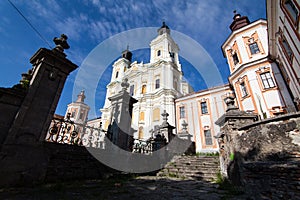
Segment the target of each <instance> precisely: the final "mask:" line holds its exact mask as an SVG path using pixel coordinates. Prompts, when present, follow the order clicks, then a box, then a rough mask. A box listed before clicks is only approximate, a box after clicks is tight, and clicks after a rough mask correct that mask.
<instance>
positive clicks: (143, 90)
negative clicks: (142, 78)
mask: <svg viewBox="0 0 300 200" xmlns="http://www.w3.org/2000/svg"><path fill="white" fill-rule="evenodd" d="M146 88H147V85H143V86H142V94H145V93H146Z"/></svg>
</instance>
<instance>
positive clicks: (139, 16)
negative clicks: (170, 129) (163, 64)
mask: <svg viewBox="0 0 300 200" xmlns="http://www.w3.org/2000/svg"><path fill="white" fill-rule="evenodd" d="M11 2H13V4H15V5H16V7H17V8H18V9H19V10H20V11H21V12H22V13H23V15H24V16H25V17H26V18H27V19H28V20H29V21H30V22H31V24H32V25H33V26H34V27H35V28H36V29H37V30H38V31H39V32H40V33H41V35H42V36H43V37H44V38H45V39H46V40H47V42H48V43H49V44H50V45H51V46H52V47H54V44H53V42H52V39H53V38H54V37H57V36H59V35H60V34H61V33H64V34H66V35H67V36H68V37H69V39H68V42H69V45H70V46H71V48H70V49H69V50H66V54H67V58H69V59H70V60H71V61H72V62H74V63H75V64H77V65H78V66H81V64H82V62H83V61H84V59H85V58H86V57H87V56H88V54H89V53H90V52H91V51H92V50H93V49H94V48H95V47H96V46H97V45H98V44H100V43H101V42H103V41H105V40H106V39H108V38H110V37H112V36H114V35H116V34H118V33H121V32H123V31H127V30H130V29H135V28H142V27H160V26H161V24H162V21H166V23H167V25H168V26H169V27H170V28H171V30H175V31H178V32H181V33H183V34H185V35H187V36H189V37H190V38H192V39H194V40H195V41H197V42H198V43H199V44H200V45H202V47H203V48H204V49H205V50H206V51H207V53H208V54H209V55H210V56H211V58H212V59H213V61H214V62H215V64H216V65H217V67H218V69H219V70H220V71H221V72H222V76H223V81H224V82H226V81H227V76H228V74H229V70H228V65H227V63H226V59H225V58H224V57H223V55H222V51H221V45H222V43H223V42H224V41H225V40H226V38H227V37H228V36H229V34H230V29H229V25H230V24H231V22H232V17H233V10H237V11H238V13H240V14H241V15H247V16H248V17H249V19H250V21H255V20H257V19H260V18H264V19H265V18H266V8H265V1H262V0H185V1H183V0H37V1H36V0H30V1H27V0H11ZM0 13H1V14H0V15H1V20H0V38H1V42H0V62H1V65H2V67H1V73H0V86H1V87H11V86H13V85H14V84H17V83H18V82H19V80H20V78H21V73H23V72H26V71H28V69H30V68H31V64H30V63H29V59H30V57H31V56H32V55H33V54H34V53H35V52H36V51H37V50H38V49H39V48H41V47H46V48H49V46H48V44H47V43H46V42H45V41H43V40H42V39H40V37H39V36H38V34H37V33H36V32H34V31H33V29H32V28H31V27H30V26H29V25H28V24H27V23H26V21H25V20H24V19H23V18H22V17H21V16H20V15H19V14H18V13H17V11H16V10H15V9H14V8H13V7H12V6H11V4H10V3H9V2H8V1H7V0H2V1H0ZM171 34H172V32H171ZM155 36H156V35H153V38H154V37H155ZM149 43H150V41H149ZM129 45H130V44H129ZM126 46H127V42H126V41H124V49H125V48H126ZM120 53H121V52H120ZM133 53H134V59H135V60H137V61H144V62H146V61H147V59H148V58H147V57H148V56H149V55H148V53H149V50H144V51H142V50H140V51H134V52H133ZM116 59H117V58H116ZM199 59H201V58H199ZM148 60H149V59H148ZM113 61H114V60H112V62H113ZM181 61H182V64H183V65H184V66H183V69H184V74H185V77H186V78H187V80H188V81H189V82H190V83H191V84H192V86H193V87H194V88H195V90H199V89H204V87H205V84H204V83H203V82H202V81H201V77H199V74H197V73H196V71H195V70H194V69H193V67H192V66H190V65H189V63H188V62H186V61H185V60H184V59H181ZM106 71H107V72H108V73H105V74H104V75H103V76H102V78H101V82H100V83H99V85H98V89H97V94H96V99H95V102H96V103H95V107H96V108H95V109H96V110H99V108H101V107H102V104H103V100H104V96H103V95H104V94H105V85H106V83H107V82H108V81H109V80H110V74H109V72H110V71H111V68H110V67H108V68H107V70H106ZM77 72H78V70H76V71H74V72H72V73H71V75H70V76H69V77H68V79H67V82H66V84H65V88H64V90H63V93H62V97H61V99H60V102H59V105H58V107H57V110H56V113H57V114H62V115H63V114H64V113H65V110H66V107H67V104H69V103H71V102H72V92H73V85H74V80H75V78H76V75H77ZM91 73H93V72H91ZM201 76H205V74H201ZM99 114H100V113H99V112H98V113H97V115H98V116H99ZM90 117H91V118H93V117H96V116H90Z"/></svg>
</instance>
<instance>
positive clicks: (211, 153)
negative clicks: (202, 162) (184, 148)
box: [196, 152, 219, 156]
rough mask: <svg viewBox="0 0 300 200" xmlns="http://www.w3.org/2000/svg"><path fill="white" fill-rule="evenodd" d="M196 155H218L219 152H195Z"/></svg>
mask: <svg viewBox="0 0 300 200" xmlns="http://www.w3.org/2000/svg"><path fill="white" fill-rule="evenodd" d="M196 156H219V152H208V153H204V152H197V153H196Z"/></svg>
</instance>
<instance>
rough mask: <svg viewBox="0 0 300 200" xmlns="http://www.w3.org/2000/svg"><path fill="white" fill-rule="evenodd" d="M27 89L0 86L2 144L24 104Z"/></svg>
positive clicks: (0, 139) (0, 138)
mask: <svg viewBox="0 0 300 200" xmlns="http://www.w3.org/2000/svg"><path fill="white" fill-rule="evenodd" d="M25 94H26V91H24V90H19V89H13V88H0V113H1V115H0V146H1V145H2V144H3V142H4V140H5V138H6V136H7V133H8V130H9V129H10V127H11V125H12V123H13V121H14V119H15V116H16V114H17V112H18V110H19V108H20V106H21V104H22V101H23V99H24V96H25Z"/></svg>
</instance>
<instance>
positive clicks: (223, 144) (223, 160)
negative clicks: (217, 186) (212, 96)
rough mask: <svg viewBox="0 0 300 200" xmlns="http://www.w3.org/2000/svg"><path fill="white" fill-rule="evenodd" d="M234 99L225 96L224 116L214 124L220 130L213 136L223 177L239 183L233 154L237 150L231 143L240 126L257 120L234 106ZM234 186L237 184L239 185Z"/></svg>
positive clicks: (256, 116)
mask: <svg viewBox="0 0 300 200" xmlns="http://www.w3.org/2000/svg"><path fill="white" fill-rule="evenodd" d="M234 99H235V97H234V96H232V95H229V96H227V97H226V98H225V99H224V101H225V103H226V105H227V109H226V112H225V114H223V115H222V116H221V117H220V118H219V119H218V120H217V121H216V122H215V124H217V125H218V126H220V128H221V130H220V132H219V133H218V134H217V136H215V137H216V138H217V139H218V143H219V148H220V150H219V151H220V165H221V166H220V168H221V173H222V174H223V176H225V177H228V178H229V179H230V180H233V182H234V179H236V180H237V182H238V181H239V178H238V177H236V178H235V177H234V176H238V173H235V174H234V173H232V172H234V171H235V172H236V170H238V169H237V168H239V162H240V160H239V157H238V155H236V154H235V152H238V150H237V149H234V148H233V145H232V142H233V141H234V137H235V135H237V134H238V129H239V128H240V127H242V126H245V125H248V124H251V123H253V122H254V121H257V120H258V115H256V114H253V113H247V112H245V111H241V110H239V109H238V107H236V106H235V101H234ZM237 182H236V183H235V184H237V185H238V184H239V183H237Z"/></svg>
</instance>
